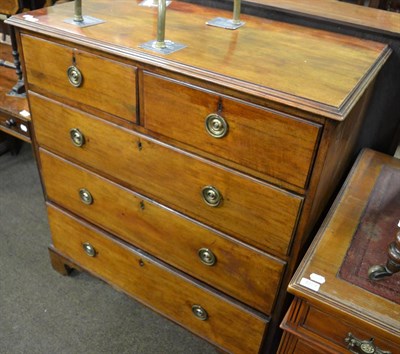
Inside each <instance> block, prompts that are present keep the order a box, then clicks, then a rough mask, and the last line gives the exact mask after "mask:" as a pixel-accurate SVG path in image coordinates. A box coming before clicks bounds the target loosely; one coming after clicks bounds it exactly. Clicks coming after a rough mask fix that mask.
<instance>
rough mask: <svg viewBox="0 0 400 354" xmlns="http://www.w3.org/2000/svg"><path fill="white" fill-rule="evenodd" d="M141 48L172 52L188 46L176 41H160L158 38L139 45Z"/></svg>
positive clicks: (166, 52)
mask: <svg viewBox="0 0 400 354" xmlns="http://www.w3.org/2000/svg"><path fill="white" fill-rule="evenodd" d="M139 47H140V48H143V49H147V50H151V51H153V52H156V53H160V54H171V53H174V52H176V51H178V50H181V49H183V48H186V46H185V45H184V44H180V43H175V42H172V41H169V40H165V41H162V42H159V41H157V40H153V41H149V42H146V43H143V44H141V45H140V46H139Z"/></svg>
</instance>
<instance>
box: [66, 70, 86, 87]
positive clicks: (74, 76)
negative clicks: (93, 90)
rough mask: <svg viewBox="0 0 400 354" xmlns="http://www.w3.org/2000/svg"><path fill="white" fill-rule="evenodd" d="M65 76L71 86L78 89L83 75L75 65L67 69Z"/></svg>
mask: <svg viewBox="0 0 400 354" xmlns="http://www.w3.org/2000/svg"><path fill="white" fill-rule="evenodd" d="M67 76H68V80H69V82H70V84H71V85H72V86H74V87H80V86H81V85H82V82H83V75H82V73H81V71H80V70H79V69H78V68H77V67H76V66H75V65H72V66H70V67H69V68H68V69H67Z"/></svg>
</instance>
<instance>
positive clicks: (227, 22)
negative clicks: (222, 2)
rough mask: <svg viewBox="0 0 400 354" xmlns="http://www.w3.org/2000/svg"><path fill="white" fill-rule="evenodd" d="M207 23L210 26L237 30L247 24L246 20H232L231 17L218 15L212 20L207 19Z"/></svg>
mask: <svg viewBox="0 0 400 354" xmlns="http://www.w3.org/2000/svg"><path fill="white" fill-rule="evenodd" d="M206 24H207V25H209V26H214V27H220V28H225V29H230V30H235V29H238V28H239V27H242V26H243V25H244V24H245V22H243V21H239V20H232V19H229V18H223V17H216V18H213V19H212V20H210V21H207V22H206Z"/></svg>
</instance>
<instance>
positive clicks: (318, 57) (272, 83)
mask: <svg viewBox="0 0 400 354" xmlns="http://www.w3.org/2000/svg"><path fill="white" fill-rule="evenodd" d="M84 13H85V14H87V15H90V16H93V17H96V18H99V19H102V20H104V21H105V23H102V24H100V25H96V26H90V27H86V28H80V27H78V26H74V25H70V24H67V23H65V22H64V20H65V19H67V18H70V17H72V16H73V4H72V3H71V4H64V5H58V6H55V7H52V8H46V9H41V10H37V11H34V12H32V15H33V16H34V17H33V18H34V19H35V21H31V20H29V19H31V18H28V20H26V17H24V15H22V14H21V15H17V16H14V17H13V18H12V19H11V20H9V22H10V23H11V24H13V25H16V26H18V27H21V28H25V29H28V30H34V31H35V32H37V33H42V34H46V35H50V36H52V37H54V38H58V39H60V40H68V41H70V42H72V43H74V44H76V45H78V46H79V45H83V46H87V47H91V48H95V49H99V50H102V51H104V52H107V53H109V54H117V55H119V56H121V57H124V58H129V59H133V60H137V61H138V62H140V63H143V64H152V65H156V66H157V67H158V68H163V69H168V70H171V71H172V72H179V73H183V74H187V75H190V76H191V77H193V78H201V79H203V80H205V81H206V82H209V83H214V84H217V85H221V86H222V87H227V88H230V89H234V90H235V89H240V91H241V92H244V93H247V94H251V95H252V96H254V97H257V98H261V99H262V98H267V99H268V100H271V101H272V102H275V103H276V104H282V103H283V104H285V105H288V106H292V107H293V106H295V107H299V108H300V109H302V110H306V111H310V112H314V113H315V112H317V113H321V112H322V113H323V114H324V115H326V116H328V117H330V118H334V119H339V120H340V119H343V117H344V116H345V115H346V113H347V112H348V110H349V109H350V108H351V107H352V106H353V104H354V103H355V101H356V100H357V98H358V97H359V96H360V94H361V93H362V92H363V91H364V89H365V88H366V87H367V86H368V84H369V83H370V81H371V80H372V78H373V77H374V75H375V74H376V72H377V71H378V70H379V68H380V67H381V66H382V65H383V63H384V62H385V59H386V58H387V56H388V55H389V54H390V49H388V47H387V46H386V45H385V44H381V43H376V42H371V41H366V40H361V39H357V38H354V37H349V36H343V35H339V34H335V33H330V32H326V31H321V30H315V29H311V28H307V27H302V26H296V25H291V24H286V23H282V22H276V21H270V20H266V19H261V18H257V17H252V16H245V15H243V20H244V21H245V22H246V24H245V26H244V27H242V28H240V29H239V30H236V31H227V30H222V29H219V28H213V27H210V26H207V25H206V24H205V22H206V21H207V20H209V19H210V18H212V17H216V16H221V17H230V16H231V13H230V12H226V11H222V10H216V9H208V8H204V7H199V6H196V5H192V4H186V3H182V2H179V1H176V2H173V3H172V4H171V5H170V6H168V8H167V26H166V39H167V40H172V41H174V42H178V43H182V44H184V45H186V48H184V49H182V50H180V51H177V52H175V53H172V54H169V55H162V54H157V53H153V52H149V51H146V50H144V49H141V48H140V47H139V46H140V45H141V44H143V43H145V42H148V41H150V40H153V39H155V37H156V30H157V16H156V13H157V9H155V8H147V7H141V6H138V5H137V4H135V3H133V2H126V1H112V2H110V1H105V0H98V1H93V0H87V1H85V3H84Z"/></svg>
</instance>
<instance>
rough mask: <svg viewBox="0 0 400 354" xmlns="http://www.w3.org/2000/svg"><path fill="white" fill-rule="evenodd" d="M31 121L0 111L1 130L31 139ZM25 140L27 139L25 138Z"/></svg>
mask: <svg viewBox="0 0 400 354" xmlns="http://www.w3.org/2000/svg"><path fill="white" fill-rule="evenodd" d="M30 126H31V121H30V119H29V120H27V119H22V118H19V117H18V118H17V117H11V116H10V115H7V114H3V113H2V112H0V130H2V131H5V132H6V133H8V134H11V135H14V136H17V137H21V136H22V138H26V139H28V140H30V137H31V127H30ZM24 140H25V139H24Z"/></svg>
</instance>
